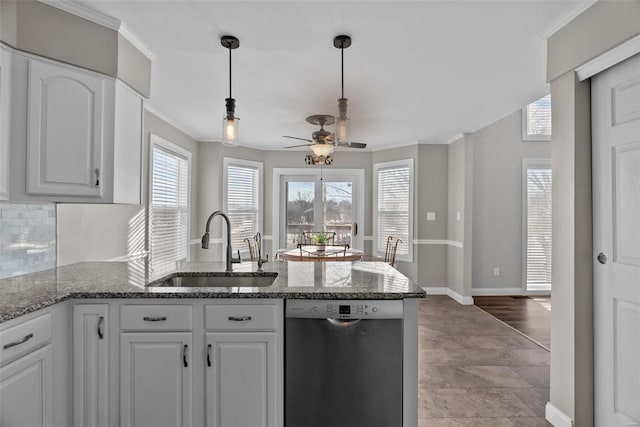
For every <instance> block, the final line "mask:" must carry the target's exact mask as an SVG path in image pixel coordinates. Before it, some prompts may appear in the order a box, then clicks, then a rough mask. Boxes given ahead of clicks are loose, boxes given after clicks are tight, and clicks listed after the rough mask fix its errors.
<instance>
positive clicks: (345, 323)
mask: <svg viewBox="0 0 640 427" xmlns="http://www.w3.org/2000/svg"><path fill="white" fill-rule="evenodd" d="M327 320H328V321H329V323H331V324H332V325H333V326H338V327H340V328H348V327H349V326H353V325H356V324H358V323H360V321H361V320H362V319H331V318H327Z"/></svg>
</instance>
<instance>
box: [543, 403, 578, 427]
mask: <svg viewBox="0 0 640 427" xmlns="http://www.w3.org/2000/svg"><path fill="white" fill-rule="evenodd" d="M544 417H545V419H546V420H547V421H549V422H550V423H551V424H553V426H554V427H573V420H572V419H571V418H569V417H568V416H567V415H565V414H564V413H563V412H562V411H561V410H560V409H558V408H556V407H555V406H553V405H552V404H551V402H547V404H546V405H545V407H544Z"/></svg>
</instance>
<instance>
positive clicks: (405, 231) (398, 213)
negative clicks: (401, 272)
mask: <svg viewBox="0 0 640 427" xmlns="http://www.w3.org/2000/svg"><path fill="white" fill-rule="evenodd" d="M373 176H374V178H373V179H374V183H373V189H374V196H373V203H374V218H373V221H374V224H373V229H374V237H373V238H374V248H375V249H374V250H375V252H376V253H377V254H378V255H382V254H384V251H385V248H386V244H387V237H388V236H390V235H391V236H394V237H398V238H400V239H401V240H402V243H401V244H399V245H398V251H397V252H396V259H397V260H399V261H409V262H412V261H413V248H412V246H413V159H407V160H400V161H395V162H388V163H376V164H374V165H373Z"/></svg>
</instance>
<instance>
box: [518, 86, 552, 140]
mask: <svg viewBox="0 0 640 427" xmlns="http://www.w3.org/2000/svg"><path fill="white" fill-rule="evenodd" d="M543 98H544V97H543ZM533 102H535V101H533ZM528 106H529V105H525V106H524V107H523V108H522V110H521V111H522V119H521V121H520V123H521V128H522V140H523V141H543V142H550V141H551V136H552V135H530V134H529V133H528V132H527V120H528V117H527V107H528ZM551 108H552V110H553V105H552V106H551ZM552 132H553V130H552Z"/></svg>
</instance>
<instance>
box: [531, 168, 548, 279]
mask: <svg viewBox="0 0 640 427" xmlns="http://www.w3.org/2000/svg"><path fill="white" fill-rule="evenodd" d="M551 184H552V183H551V169H548V168H544V169H542V168H529V169H527V262H526V264H527V289H529V290H535V289H536V288H548V287H549V286H551V187H552V185H551Z"/></svg>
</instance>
